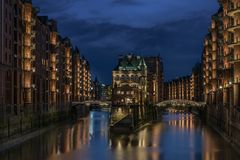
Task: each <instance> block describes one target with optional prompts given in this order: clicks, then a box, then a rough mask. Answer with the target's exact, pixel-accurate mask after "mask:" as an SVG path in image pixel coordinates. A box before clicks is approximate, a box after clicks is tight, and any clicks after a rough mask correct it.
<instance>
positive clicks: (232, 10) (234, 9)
mask: <svg viewBox="0 0 240 160" xmlns="http://www.w3.org/2000/svg"><path fill="white" fill-rule="evenodd" d="M237 13H240V7H239V6H237V7H232V8H230V9H229V10H228V16H231V17H232V16H234V15H235V14H237Z"/></svg>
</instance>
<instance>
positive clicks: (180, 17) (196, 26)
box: [35, 0, 217, 83]
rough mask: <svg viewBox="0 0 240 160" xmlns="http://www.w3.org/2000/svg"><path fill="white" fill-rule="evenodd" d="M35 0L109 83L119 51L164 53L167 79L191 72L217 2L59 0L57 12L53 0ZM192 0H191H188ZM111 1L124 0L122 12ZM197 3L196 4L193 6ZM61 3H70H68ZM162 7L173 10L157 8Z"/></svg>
mask: <svg viewBox="0 0 240 160" xmlns="http://www.w3.org/2000/svg"><path fill="white" fill-rule="evenodd" d="M35 1H36V4H38V5H40V7H41V8H44V10H45V12H43V13H44V14H48V13H49V14H51V15H52V17H53V18H56V19H57V20H58V26H59V31H60V33H61V34H62V35H63V36H69V37H70V38H71V39H72V42H73V44H74V45H77V46H78V47H79V48H80V51H81V54H83V55H84V56H85V57H86V58H87V59H89V61H90V64H91V69H92V72H93V73H94V75H96V76H98V77H99V79H100V80H102V81H104V82H108V83H110V82H111V71H112V69H113V68H114V67H115V65H116V62H117V57H118V55H120V54H123V53H128V52H134V53H136V54H140V55H158V54H160V55H161V56H162V57H163V59H164V67H165V77H166V79H171V78H175V77H177V76H181V75H185V74H189V73H190V72H191V67H192V66H193V65H194V63H196V62H197V61H199V60H200V56H201V52H202V42H203V38H204V35H205V34H206V33H207V30H208V27H209V24H210V18H211V14H213V13H214V11H215V10H216V8H217V5H216V4H217V3H215V5H213V3H212V1H211V2H210V1H206V0H203V2H202V1H199V0H182V1H181V3H180V2H179V1H178V0H171V1H167V0H162V1H159V2H158V4H162V5H166V6H174V7H175V8H176V6H180V7H179V9H178V10H174V9H172V8H168V9H166V8H164V6H159V7H157V4H156V8H159V9H156V8H155V7H152V5H153V4H152V1H144V3H147V2H148V5H140V6H139V5H136V6H137V9H136V8H135V6H134V5H129V4H131V3H132V4H134V3H135V2H137V3H143V0H138V1H136V0H135V1H134V0H132V1H131V0H121V1H118V0H117V1H112V0H102V1H101V2H102V3H94V2H96V1H95V0H87V1H86V0H81V1H75V0H71V3H70V4H66V2H67V1H65V0H59V1H58V5H59V6H60V7H59V8H60V9H61V12H58V11H57V9H55V11H52V10H51V8H52V7H53V5H54V2H56V1H55V0H53V1H48V0H44V1H45V2H46V4H42V3H41V2H42V0H41V1H40V0H35ZM188 1H189V2H190V1H191V2H192V3H193V4H192V5H191V4H188V3H187V2H188ZM109 2H111V3H115V4H118V3H121V4H122V6H124V9H125V10H124V12H121V11H122V9H123V8H121V7H120V8H118V7H115V6H113V7H110V6H108V4H109ZM150 2H151V3H150ZM135 4H136V3H135ZM196 4H197V5H198V6H199V7H198V8H196V9H192V8H190V7H191V6H192V7H193V6H194V5H196ZM207 4H208V5H207ZM210 4H211V5H210ZM51 5H52V6H51ZM62 5H66V8H64V7H62ZM116 6H118V5H116ZM149 6H151V7H150V8H149ZM153 6H154V5H153ZM207 6H208V7H209V6H210V7H209V8H207ZM200 8H201V9H200ZM133 9H135V11H136V12H133V11H132V10H133ZM183 9H184V10H183ZM47 10H51V11H47ZM159 10H160V11H164V12H163V13H165V12H166V13H169V14H159V13H158V12H159ZM137 13H139V14H137ZM145 13H146V14H145ZM157 13H158V14H157ZM146 24H149V25H146Z"/></svg>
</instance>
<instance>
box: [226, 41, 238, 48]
mask: <svg viewBox="0 0 240 160" xmlns="http://www.w3.org/2000/svg"><path fill="white" fill-rule="evenodd" d="M239 45H240V40H237V41H236V40H234V41H229V42H228V47H235V46H239Z"/></svg>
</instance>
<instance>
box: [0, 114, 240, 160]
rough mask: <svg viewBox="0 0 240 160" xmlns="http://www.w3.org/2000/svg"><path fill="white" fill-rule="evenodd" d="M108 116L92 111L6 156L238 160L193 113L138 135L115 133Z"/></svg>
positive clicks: (8, 159)
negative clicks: (74, 122) (85, 116)
mask: <svg viewBox="0 0 240 160" xmlns="http://www.w3.org/2000/svg"><path fill="white" fill-rule="evenodd" d="M108 118H109V114H108V113H106V112H91V114H90V116H89V117H87V118H84V119H82V120H80V121H79V122H77V123H76V124H66V125H63V126H62V127H59V128H55V129H52V130H50V131H48V132H46V133H45V134H43V135H41V136H39V137H36V138H34V139H32V140H29V141H27V142H25V143H23V144H21V145H19V146H16V147H14V148H12V149H10V150H8V151H5V152H3V153H0V159H4V160H44V159H49V160H58V159H59V160H65V159H66V160H71V159H73V160H88V159H89V160H91V159H92V160H105V159H112V160H125V159H129V160H239V159H240V156H239V155H238V154H237V153H236V152H235V151H234V150H233V149H232V148H231V147H230V146H229V145H228V144H227V143H226V142H225V141H224V140H223V139H222V138H221V137H220V136H219V135H218V134H216V133H215V132H214V131H212V130H211V129H210V128H208V127H206V126H205V125H203V124H202V123H201V122H200V121H199V120H198V119H197V118H195V117H194V116H193V115H191V114H176V113H169V114H165V115H164V116H163V120H162V121H161V122H159V123H155V124H152V125H148V126H147V127H144V128H142V129H141V130H139V131H137V132H136V133H134V134H130V135H113V134H110V132H109V130H108Z"/></svg>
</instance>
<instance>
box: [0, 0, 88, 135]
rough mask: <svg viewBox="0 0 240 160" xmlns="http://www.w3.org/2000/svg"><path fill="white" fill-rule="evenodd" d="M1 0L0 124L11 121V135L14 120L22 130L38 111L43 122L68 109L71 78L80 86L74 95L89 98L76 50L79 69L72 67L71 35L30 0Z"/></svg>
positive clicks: (83, 66)
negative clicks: (64, 33) (61, 31)
mask: <svg viewBox="0 0 240 160" xmlns="http://www.w3.org/2000/svg"><path fill="white" fill-rule="evenodd" d="M0 3H1V7H0V9H1V10H0V43H1V45H0V125H1V128H2V126H6V124H8V125H10V126H11V125H13V126H16V127H14V128H12V129H11V130H10V135H11V134H12V133H14V132H18V130H19V128H18V126H20V125H19V123H21V129H23V130H25V129H26V130H27V129H29V128H31V127H32V125H34V123H36V121H40V119H39V118H40V117H42V118H41V121H46V122H47V121H51V117H52V116H55V117H56V116H58V115H65V114H66V113H67V112H69V109H70V105H71V102H72V100H74V97H73V89H74V87H73V86H74V85H75V83H79V84H80V85H81V86H82V89H81V92H82V93H83V94H82V97H81V98H80V99H79V100H87V99H91V95H90V87H91V86H90V84H91V73H90V65H89V62H88V61H87V60H86V59H85V58H84V57H81V56H80V53H79V57H77V58H79V59H80V63H79V65H80V70H77V71H76V70H74V69H75V68H74V67H73V65H74V64H73V62H75V61H76V59H74V58H75V56H74V55H75V51H74V49H73V47H72V44H71V40H70V39H68V38H62V37H61V36H60V35H59V33H58V29H57V22H56V21H55V20H52V19H49V18H48V17H47V16H38V12H39V9H38V8H36V7H33V6H32V3H31V0H11V1H7V0H2V1H1V2H0ZM77 74H79V75H80V77H79V82H78V81H76V80H75V79H74V78H75V77H76V76H75V75H77ZM55 119H56V118H55ZM30 121H31V122H32V123H33V124H30V123H28V122H30ZM22 124H23V125H22ZM4 135H5V131H3V132H1V133H0V136H4Z"/></svg>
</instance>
